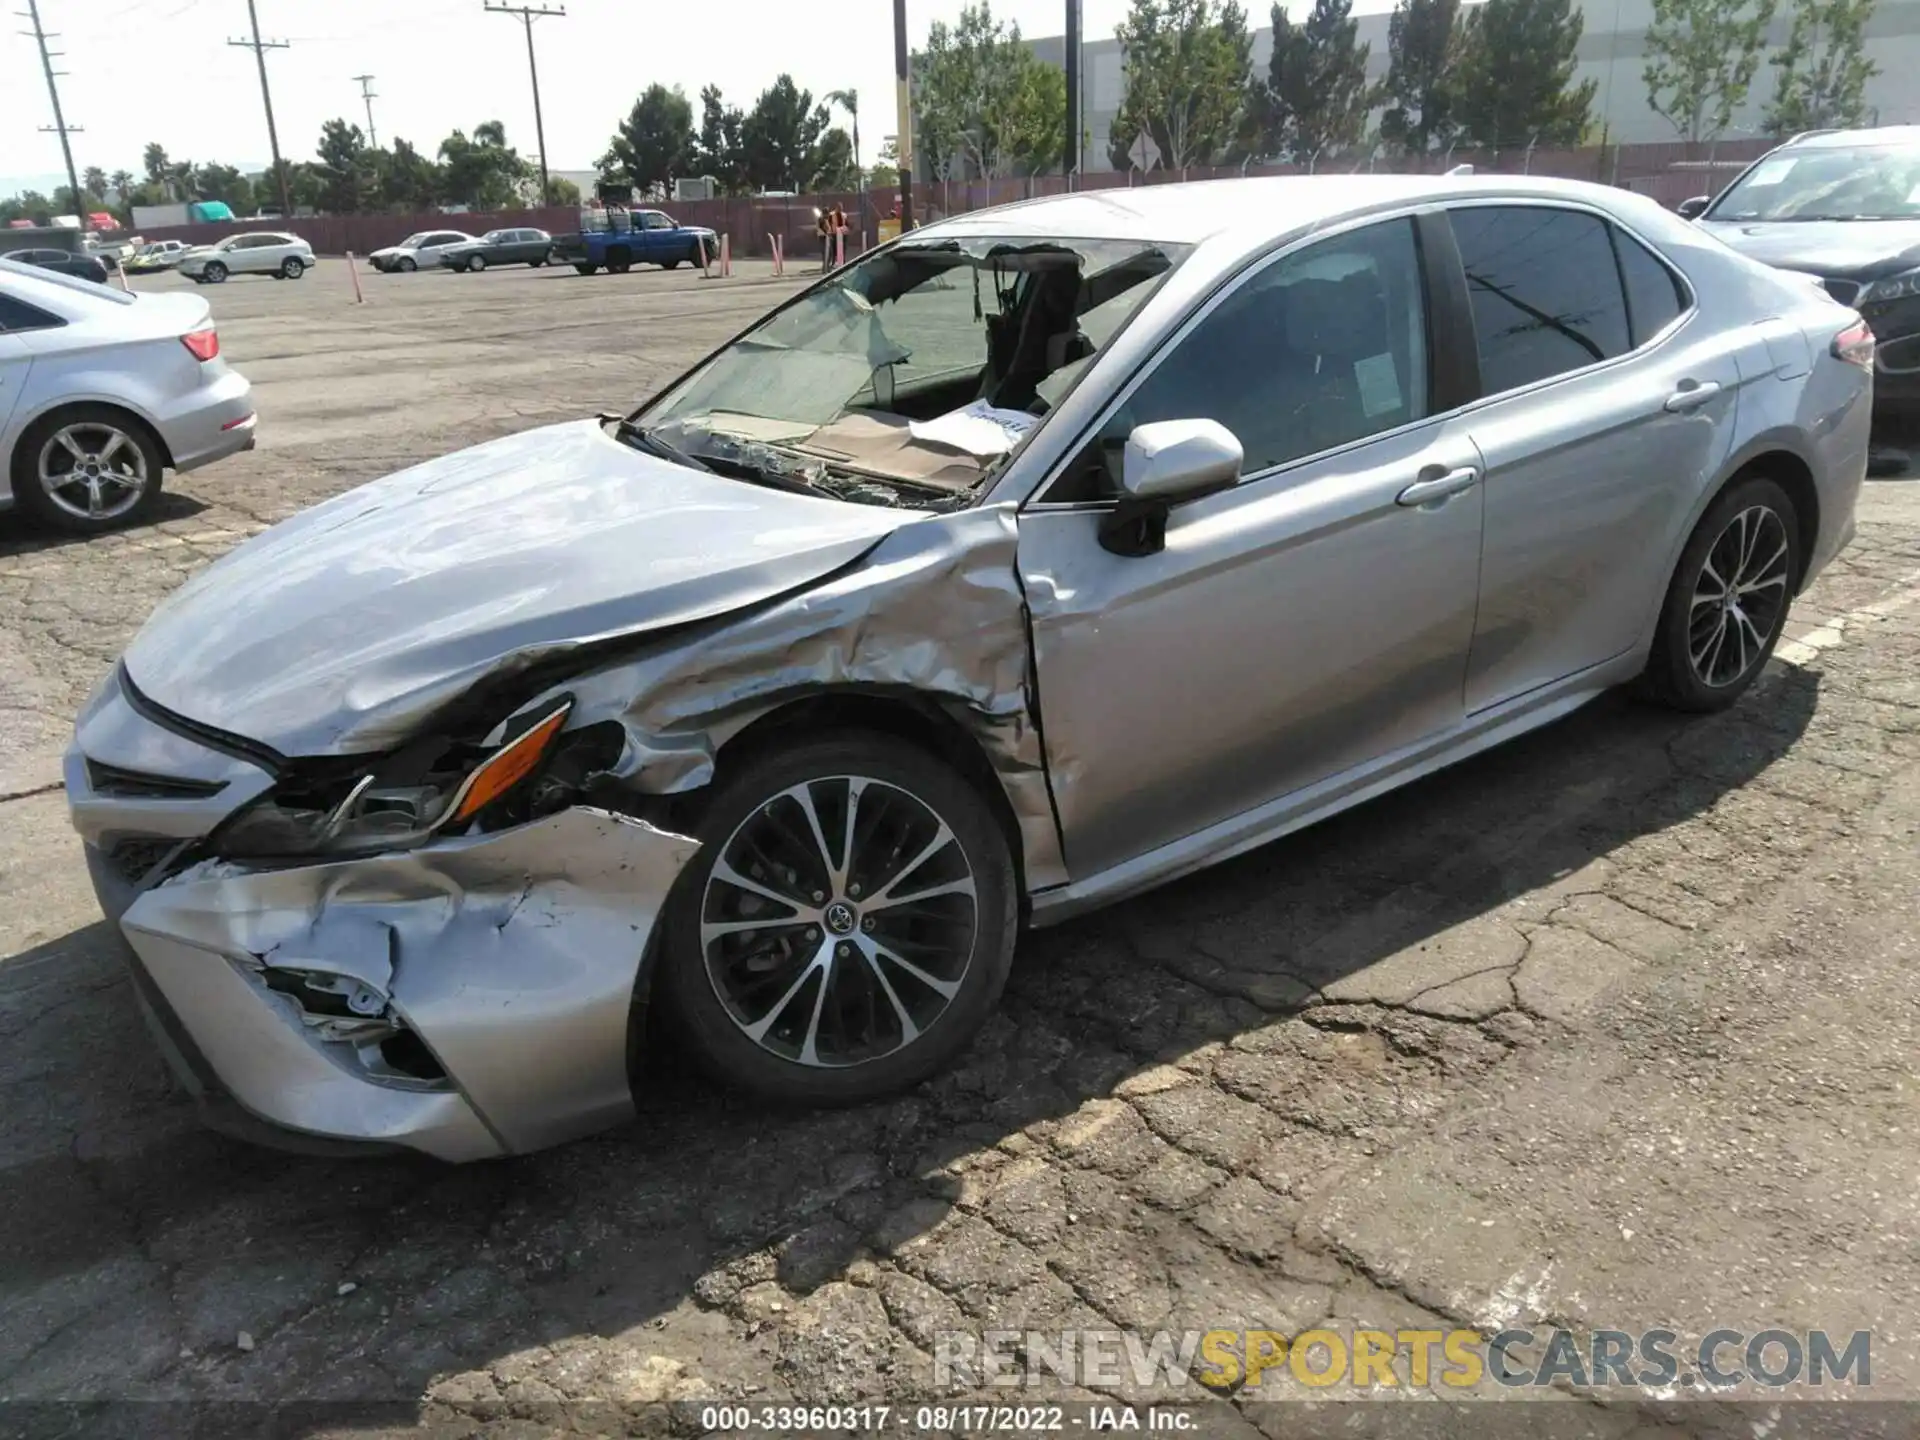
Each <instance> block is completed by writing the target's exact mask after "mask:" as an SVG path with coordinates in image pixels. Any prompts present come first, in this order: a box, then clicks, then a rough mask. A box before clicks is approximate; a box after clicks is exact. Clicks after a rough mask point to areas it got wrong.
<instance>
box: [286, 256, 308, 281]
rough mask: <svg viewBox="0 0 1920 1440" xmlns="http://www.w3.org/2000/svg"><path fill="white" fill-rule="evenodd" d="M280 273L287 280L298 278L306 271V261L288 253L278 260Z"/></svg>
mask: <svg viewBox="0 0 1920 1440" xmlns="http://www.w3.org/2000/svg"><path fill="white" fill-rule="evenodd" d="M280 273H281V274H282V275H284V276H286V278H287V279H289V280H298V279H299V278H300V277H301V276H302V275H304V274H306V273H307V262H306V261H304V260H302V259H301V258H300V257H299V256H298V255H289V256H288V257H287V258H286V259H285V260H283V261H281V262H280Z"/></svg>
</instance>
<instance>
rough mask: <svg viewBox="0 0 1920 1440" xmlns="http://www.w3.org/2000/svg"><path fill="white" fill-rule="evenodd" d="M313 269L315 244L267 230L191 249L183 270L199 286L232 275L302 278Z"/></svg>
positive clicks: (181, 271)
mask: <svg viewBox="0 0 1920 1440" xmlns="http://www.w3.org/2000/svg"><path fill="white" fill-rule="evenodd" d="M312 268H313V247H312V246H311V245H309V244H308V243H307V242H306V241H304V240H302V239H301V238H300V237H299V236H298V235H284V234H281V233H278V232H276V231H263V232H260V233H256V234H251V235H229V236H228V237H227V238H226V239H224V240H222V241H221V242H220V243H219V244H218V245H213V246H209V247H207V248H205V249H200V250H189V251H188V252H187V254H186V258H185V259H183V260H181V262H180V273H181V274H182V275H186V276H189V277H190V278H191V279H192V280H193V282H194V283H195V284H196V285H218V284H219V283H220V282H221V281H223V280H225V279H226V278H227V277H228V276H229V275H271V276H273V278H274V279H276V280H298V279H299V278H300V277H301V276H302V275H304V274H306V273H307V271H309V270H311V269H312Z"/></svg>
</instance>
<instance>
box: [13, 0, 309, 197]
mask: <svg viewBox="0 0 1920 1440" xmlns="http://www.w3.org/2000/svg"><path fill="white" fill-rule="evenodd" d="M29 3H31V0H29ZM247 20H248V22H249V23H250V24H251V25H252V26H253V39H251V40H229V41H227V44H229V45H238V46H239V47H240V48H241V49H243V50H251V51H253V59H254V63H255V64H257V65H258V66H259V67H260V99H261V102H262V103H263V104H264V105H265V106H266V107H267V145H268V146H269V147H270V148H271V149H272V151H273V178H274V179H276V180H278V181H279V182H280V217H281V219H282V220H292V219H293V200H292V198H291V197H290V196H289V195H288V193H287V167H286V166H285V165H283V164H282V163H281V161H280V132H279V131H278V130H276V129H275V128H274V124H273V91H272V90H270V89H269V88H268V87H267V51H269V50H285V49H287V48H288V42H287V41H285V40H262V39H261V38H260V16H259V14H258V13H257V12H256V11H255V10H254V8H253V0H247Z"/></svg>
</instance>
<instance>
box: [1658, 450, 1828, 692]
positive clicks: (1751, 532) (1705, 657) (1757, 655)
mask: <svg viewBox="0 0 1920 1440" xmlns="http://www.w3.org/2000/svg"><path fill="white" fill-rule="evenodd" d="M1800 570H1801V557H1800V517H1799V512H1798V511H1797V510H1796V509H1795V508H1794V504H1793V500H1792V499H1791V498H1790V497H1789V496H1788V494H1787V492H1786V491H1785V490H1783V489H1781V487H1780V486H1779V485H1778V484H1777V483H1776V482H1774V481H1772V480H1769V479H1766V478H1765V477H1761V476H1756V477H1755V478H1753V479H1750V480H1744V481H1742V482H1740V483H1739V484H1737V485H1735V486H1733V487H1732V488H1730V489H1729V490H1728V491H1727V492H1726V493H1725V494H1724V495H1722V496H1721V497H1720V498H1719V499H1718V500H1716V501H1715V502H1714V503H1713V505H1712V506H1711V507H1710V508H1709V509H1708V510H1707V513H1706V514H1705V515H1704V516H1703V517H1702V518H1701V521H1700V524H1699V525H1698V526H1697V527H1696V528H1695V530H1694V532H1693V535H1692V537H1691V538H1690V539H1689V540H1688V541H1687V548H1686V549H1685V550H1683V551H1682V552H1681V554H1680V564H1679V565H1678V566H1677V567H1676V568H1675V570H1674V574H1673V580H1672V582H1671V583H1670V584H1669V585H1668V587H1667V598H1666V602H1665V604H1664V606H1663V607H1662V609H1661V611H1660V621H1659V628H1658V629H1657V630H1656V631H1655V633H1654V641H1653V650H1652V653H1651V654H1650V655H1649V656H1648V657H1647V668H1646V670H1645V671H1643V672H1642V674H1641V676H1640V680H1639V683H1638V687H1637V688H1638V689H1639V691H1640V693H1641V694H1643V695H1644V696H1646V697H1647V698H1648V699H1651V700H1655V701H1657V702H1659V703H1660V704H1663V705H1667V706H1669V707H1671V708H1673V709H1676V710H1690V711H1695V712H1706V711H1713V710H1724V709H1726V708H1727V707H1728V706H1729V705H1731V704H1733V702H1734V701H1736V700H1738V699H1739V698H1740V696H1741V695H1742V694H1743V693H1745V691H1746V689H1747V687H1748V686H1749V685H1751V684H1752V683H1753V681H1754V679H1755V677H1756V676H1758V675H1759V673H1760V670H1761V667H1762V666H1764V665H1765V664H1766V663H1767V659H1768V657H1769V656H1771V655H1772V654H1773V647H1774V646H1775V645H1776V644H1778V643H1779V640H1780V632H1781V631H1782V630H1783V629H1784V628H1785V627H1786V623H1787V610H1788V607H1789V606H1790V605H1791V604H1792V602H1793V588H1794V585H1795V583H1796V582H1797V580H1798V579H1799V576H1800Z"/></svg>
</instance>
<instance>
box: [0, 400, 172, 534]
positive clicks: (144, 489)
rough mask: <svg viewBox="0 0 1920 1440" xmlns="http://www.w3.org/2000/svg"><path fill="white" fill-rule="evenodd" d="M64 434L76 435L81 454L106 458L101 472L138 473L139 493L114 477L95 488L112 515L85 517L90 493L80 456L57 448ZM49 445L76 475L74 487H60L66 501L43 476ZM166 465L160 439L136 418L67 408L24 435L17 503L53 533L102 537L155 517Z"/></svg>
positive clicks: (107, 408) (15, 475) (16, 464)
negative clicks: (45, 454)
mask: <svg viewBox="0 0 1920 1440" xmlns="http://www.w3.org/2000/svg"><path fill="white" fill-rule="evenodd" d="M62 434H69V435H71V436H72V437H73V438H74V440H75V441H76V443H77V444H78V445H79V446H80V448H81V449H82V450H84V451H89V452H91V453H95V454H97V455H103V456H104V458H105V463H104V464H103V465H102V466H101V468H102V469H103V470H110V471H111V472H112V475H113V476H121V477H125V476H127V475H129V474H130V473H132V472H134V471H135V470H136V469H137V474H138V477H139V487H138V493H137V495H133V494H131V488H130V487H129V486H128V485H127V484H125V483H123V480H122V479H115V478H112V477H109V479H108V480H107V482H106V483H105V484H102V485H99V486H98V487H95V488H97V489H98V490H99V492H100V494H101V496H102V499H103V502H105V508H106V510H108V511H109V512H110V513H103V514H101V515H99V516H97V517H96V516H90V515H88V514H86V513H85V509H84V507H85V504H86V500H85V492H86V490H87V489H88V488H89V487H88V486H87V483H86V480H85V478H84V476H83V474H82V473H80V472H81V470H82V467H81V466H80V464H79V463H78V462H77V458H75V457H73V456H72V452H71V451H69V450H67V449H65V447H62V446H59V445H58V444H57V438H56V437H58V436H60V435H62ZM114 437H118V439H117V440H116V439H115V438H114ZM50 445H51V446H55V458H56V461H57V463H58V464H59V465H60V466H61V467H62V469H63V470H66V469H67V467H69V466H71V469H70V470H68V471H67V473H72V474H73V476H74V479H73V481H72V482H71V483H70V484H68V485H66V486H63V487H56V488H58V489H59V490H60V494H61V497H62V498H61V499H56V498H55V497H54V496H53V495H51V494H49V493H48V491H47V486H46V485H45V483H44V482H43V481H42V480H41V477H40V469H41V458H42V455H43V452H45V451H46V450H47V449H48V447H49V446H50ZM165 463H166V462H165V460H164V459H163V458H162V455H161V451H160V443H159V441H157V440H156V439H155V438H154V436H153V432H152V431H151V430H149V429H148V428H147V427H146V424H145V423H144V422H143V421H141V420H140V419H139V418H137V417H136V416H134V415H131V414H129V413H128V412H127V411H125V410H120V409H116V408H115V407H113V406H111V405H68V406H65V407H63V408H61V409H59V410H54V411H52V412H50V413H48V414H46V415H42V416H41V417H40V418H39V419H38V420H36V421H34V422H33V424H31V425H29V426H28V427H27V428H26V430H25V431H24V432H23V433H22V434H21V436H20V440H19V443H18V444H17V445H16V446H15V447H14V452H13V458H12V461H11V464H10V466H9V470H10V473H11V477H12V480H13V498H14V503H15V504H17V505H18V506H19V507H20V509H21V511H22V513H24V514H25V515H27V516H28V517H30V518H31V519H33V520H36V521H38V522H39V523H40V524H41V525H43V526H45V527H47V528H48V529H52V530H61V531H64V532H66V533H67V534H69V535H98V534H101V533H103V532H105V531H108V530H116V529H119V528H120V527H121V526H123V525H134V524H137V523H139V522H140V521H142V520H144V519H146V518H147V516H148V515H150V514H152V512H153V507H154V506H155V505H156V504H158V503H159V500H160V480H161V470H162V467H163V466H164V465H165ZM129 499H131V503H128V501H129Z"/></svg>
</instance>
